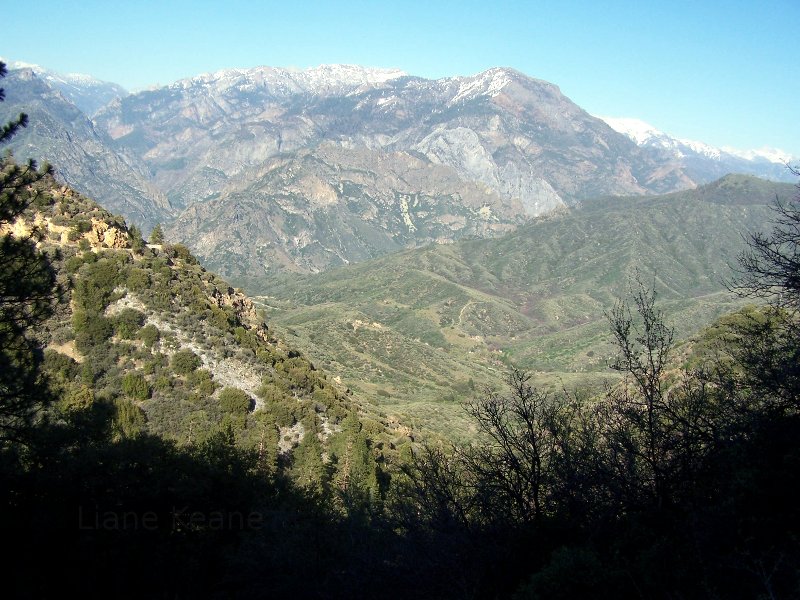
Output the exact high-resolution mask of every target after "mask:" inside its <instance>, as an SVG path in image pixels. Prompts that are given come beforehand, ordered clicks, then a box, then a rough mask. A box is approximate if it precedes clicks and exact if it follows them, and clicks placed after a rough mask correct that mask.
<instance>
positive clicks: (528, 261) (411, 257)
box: [253, 176, 796, 414]
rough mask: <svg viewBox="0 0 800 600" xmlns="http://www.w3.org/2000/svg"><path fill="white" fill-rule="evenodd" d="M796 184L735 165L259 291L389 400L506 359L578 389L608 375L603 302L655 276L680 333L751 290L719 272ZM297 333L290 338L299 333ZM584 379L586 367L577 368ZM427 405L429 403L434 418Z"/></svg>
mask: <svg viewBox="0 0 800 600" xmlns="http://www.w3.org/2000/svg"><path fill="white" fill-rule="evenodd" d="M795 192H796V190H795V188H793V187H792V186H791V185H788V184H775V183H768V182H765V181H761V180H758V179H755V178H751V177H744V176H728V177H726V178H723V179H722V180H719V181H717V182H715V183H712V184H709V185H707V186H703V187H701V188H698V189H696V190H692V191H687V192H680V193H676V194H670V195H666V196H659V197H646V198H644V197H643V198H607V199H601V200H597V201H593V202H591V203H586V205H585V206H584V207H582V208H579V209H576V210H573V211H571V212H569V213H564V214H561V215H558V216H554V217H550V218H546V219H540V220H537V221H533V222H531V223H529V224H528V225H526V226H524V227H522V228H520V229H518V230H517V231H516V232H514V233H511V234H509V235H506V236H504V237H502V238H499V239H494V240H471V241H465V242H460V243H456V244H452V245H446V246H430V247H427V248H424V249H421V250H415V251H409V252H403V253H398V254H395V255H392V256H389V257H385V258H382V259H379V260H375V261H370V262H366V263H363V264H360V265H355V266H351V267H346V268H343V269H337V270H334V271H331V272H328V273H324V274H322V275H318V276H313V277H304V278H294V279H288V278H286V279H282V280H277V281H275V280H273V281H271V282H269V283H266V282H264V283H262V284H261V285H260V286H259V287H260V289H254V290H253V291H254V292H258V293H262V294H264V296H263V298H262V300H263V302H264V303H265V304H266V305H267V306H271V307H272V314H273V316H272V319H273V322H275V323H277V324H278V326H280V327H283V328H285V329H286V330H287V333H288V334H289V335H290V336H294V337H295V338H296V343H297V344H298V345H300V346H301V347H303V348H304V349H306V350H307V351H308V352H309V353H310V354H311V355H312V357H313V358H314V360H316V361H319V362H320V363H321V364H322V365H324V366H325V367H326V368H327V369H329V370H330V371H331V372H333V373H338V374H339V375H340V376H341V377H342V379H343V381H344V382H346V383H347V384H348V385H349V386H351V387H353V388H355V389H358V390H359V391H361V392H363V393H365V394H366V395H367V396H369V397H371V398H373V399H374V400H376V401H380V402H382V403H387V402H388V403H391V404H400V405H402V404H405V405H407V410H408V411H409V412H410V413H412V414H413V413H414V406H415V405H418V404H419V403H423V404H425V403H431V402H437V401H440V400H446V399H459V398H463V397H464V396H465V395H468V394H469V393H470V392H471V390H472V389H473V388H474V387H479V386H480V385H481V384H484V383H492V382H495V381H497V379H498V378H499V377H500V376H502V374H503V373H504V371H505V369H506V364H507V363H513V364H516V365H518V366H520V367H523V368H526V369H531V370H535V371H538V372H540V373H539V378H540V380H541V381H543V382H545V383H546V384H548V385H549V384H555V385H560V383H561V382H563V383H566V384H567V385H571V384H573V383H576V382H578V381H580V380H583V379H585V377H587V376H588V377H591V378H596V377H597V376H601V375H605V374H607V373H608V368H607V365H608V360H609V358H610V356H611V354H612V347H611V345H610V343H609V340H608V334H607V325H606V319H605V313H606V312H607V311H608V310H609V309H610V308H611V307H612V306H613V305H614V302H615V301H616V299H618V298H621V297H624V296H625V295H626V293H627V291H628V289H629V286H630V283H631V280H632V278H635V277H636V276H637V273H638V274H639V277H640V278H641V279H642V280H643V282H644V283H646V284H648V285H649V284H652V283H653V281H655V285H656V288H657V291H658V294H659V298H660V300H661V302H662V306H663V308H664V310H665V311H666V312H667V316H668V319H669V320H670V321H671V322H672V323H673V324H674V325H675V327H676V332H677V335H678V336H679V337H684V336H687V335H690V334H692V333H694V332H696V331H697V330H698V329H699V328H701V327H702V326H704V325H706V324H708V323H709V322H710V321H711V320H712V319H714V318H716V317H717V316H719V315H721V314H723V313H725V312H727V311H730V310H733V309H734V308H735V307H736V306H738V305H739V303H740V301H739V300H737V299H736V298H734V297H733V296H732V295H731V294H730V293H728V292H727V290H726V288H725V285H724V282H725V280H726V278H729V277H730V276H731V274H732V271H731V265H734V264H735V263H736V257H737V254H738V253H739V252H740V251H741V250H742V248H743V247H744V245H745V241H744V237H743V236H744V235H745V234H746V232H748V231H753V230H757V229H765V228H767V227H768V225H767V224H768V222H769V220H770V218H771V216H772V210H771V208H770V207H771V205H772V203H773V202H774V200H775V198H776V197H778V198H783V199H788V198H791V197H792V196H793V195H794V193H795ZM290 339H291V338H290ZM582 374H584V375H582ZM426 414H427V413H426Z"/></svg>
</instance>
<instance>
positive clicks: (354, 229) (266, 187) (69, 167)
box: [4, 65, 695, 277]
mask: <svg viewBox="0 0 800 600" xmlns="http://www.w3.org/2000/svg"><path fill="white" fill-rule="evenodd" d="M17 73H19V74H23V73H25V70H22V71H17ZM19 76H21V75H19ZM32 77H33V79H36V77H35V76H32ZM29 79H31V77H29ZM38 85H39V88H40V89H39V90H38V94H39V95H38V96H37V95H36V93H34V92H33V91H31V92H30V94H29V96H30V97H31V99H32V102H33V105H34V106H36V102H37V98H39V100H38V101H39V102H40V104H43V103H44V101H43V100H41V99H42V98H47V99H48V100H47V103H46V104H47V110H45V111H42V113H41V114H32V115H31V117H32V122H36V121H40V122H41V123H42V124H40V125H39V127H40V128H41V127H46V126H47V127H49V131H48V132H47V135H48V136H50V138H51V140H52V139H60V138H64V139H63V142H58V143H55V142H53V141H49V142H45V140H44V138H45V135H44V134H42V135H41V136H39V138H36V141H35V143H31V142H30V141H28V142H27V143H28V144H29V149H30V150H31V151H35V150H39V151H40V152H38V153H36V154H35V155H36V156H39V157H42V158H47V159H49V160H51V161H52V162H54V163H55V164H57V165H59V168H60V169H61V173H62V176H63V178H64V179H65V180H66V181H68V182H69V183H72V184H73V185H75V186H77V187H78V188H79V189H81V190H82V191H84V192H85V193H87V194H89V195H92V196H93V197H95V198H96V199H97V200H98V201H100V202H101V203H103V204H104V205H106V206H107V207H109V208H110V209H112V210H115V211H117V212H121V213H122V214H123V215H125V216H126V217H127V218H128V219H130V220H131V221H133V222H135V223H137V224H140V225H143V226H144V228H145V229H146V230H147V229H148V228H149V227H150V226H152V225H153V224H154V223H156V222H159V221H160V222H164V223H165V224H166V225H167V227H166V231H167V235H168V238H169V239H170V240H172V241H181V242H184V243H186V244H187V245H188V246H189V247H191V248H192V250H193V251H195V252H196V253H198V255H199V256H200V257H201V258H202V259H204V260H205V261H207V262H208V263H209V264H210V265H212V266H213V267H214V268H215V269H218V270H219V271H220V272H222V273H225V274H226V275H228V276H242V277H246V276H261V275H263V274H271V273H276V272H279V271H282V270H287V269H288V270H295V271H302V272H316V271H321V270H325V269H327V268H329V267H331V266H335V265H341V264H347V263H350V262H356V261H359V260H363V259H365V258H371V257H374V256H378V255H380V254H385V253H387V252H391V251H394V250H397V249H401V248H412V247H417V246H420V245H424V244H428V243H432V242H436V243H447V242H452V241H455V240H457V239H461V238H463V237H467V236H479V237H486V236H494V235H497V234H499V233H503V232H505V231H508V230H509V229H511V228H513V227H515V226H517V225H518V224H519V223H520V222H523V221H525V220H527V219H529V218H532V217H537V216H540V215H544V214H547V213H550V212H552V211H556V210H562V209H564V208H565V207H568V206H572V205H574V204H577V203H579V202H582V201H584V200H587V199H590V198H593V197H597V196H602V195H621V194H643V193H658V192H665V191H672V190H677V189H683V188H687V187H693V186H694V185H695V181H694V180H693V179H692V178H690V177H689V176H688V175H687V174H686V173H685V171H684V170H683V168H682V166H681V164H680V162H679V161H678V160H675V159H673V158H672V157H669V156H665V155H664V154H663V153H662V154H658V153H654V152H653V151H652V150H651V149H648V148H640V147H639V146H637V145H636V144H635V143H634V142H633V141H631V140H630V139H629V138H628V137H626V136H625V135H622V134H620V133H618V132H617V131H614V130H613V129H612V128H611V127H609V126H608V125H607V124H606V123H605V122H603V121H601V120H599V119H597V118H595V117H592V116H591V115H589V114H587V113H586V112H585V111H583V110H582V109H581V108H580V107H578V106H576V105H575V104H574V103H572V102H571V101H570V100H569V99H568V98H566V97H565V96H564V95H563V94H561V92H560V91H559V89H558V88H557V87H556V86H554V85H552V84H550V83H547V82H544V81H540V80H536V79H532V78H530V77H527V76H525V75H523V74H521V73H519V72H516V71H514V70H511V69H504V68H496V69H490V70H488V71H486V72H484V73H480V74H478V75H475V76H472V77H453V78H446V79H439V80H426V79H422V78H418V77H411V76H408V75H406V74H404V73H402V72H400V71H397V70H382V69H367V68H363V67H358V66H349V65H327V66H323V67H318V68H316V69H308V70H305V71H296V70H288V69H277V68H271V67H258V68H254V69H247V70H237V69H231V70H225V71H220V72H217V73H210V74H205V75H200V76H198V77H193V78H191V79H186V80H182V81H178V82H176V83H174V84H172V85H169V86H166V87H161V88H155V89H152V90H147V91H143V92H138V93H136V94H131V95H127V96H122V95H120V96H119V97H116V98H114V99H113V100H112V101H111V102H109V103H108V104H107V105H106V106H104V107H103V108H101V109H100V110H99V111H97V112H96V113H95V115H94V117H93V121H89V120H88V119H87V118H86V117H85V116H83V114H82V113H80V111H78V109H77V108H75V107H74V105H72V104H70V103H69V102H68V101H67V99H66V98H65V97H64V96H63V95H61V94H60V92H58V91H57V90H55V88H53V87H52V86H49V84H48V83H47V82H46V81H44V80H43V79H40V80H39V82H38ZM11 87H12V86H11V85H10V82H9V89H10V88H11ZM48 89H49V90H50V91H49V92H48ZM70 107H71V110H72V111H73V113H74V114H68V113H70ZM4 108H10V106H7V107H4ZM30 112H32V111H30ZM52 115H55V116H52ZM45 123H48V124H49V125H45ZM68 136H72V140H73V142H74V141H75V140H77V141H78V143H77V144H76V143H72V142H70V141H69V140H68V139H66V137H68ZM28 139H29V140H30V139H31V137H30V136H29V138H28ZM20 143H25V142H24V140H22V139H21V140H20ZM48 144H49V145H48Z"/></svg>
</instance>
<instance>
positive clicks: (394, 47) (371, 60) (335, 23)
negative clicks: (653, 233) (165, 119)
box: [0, 0, 800, 157]
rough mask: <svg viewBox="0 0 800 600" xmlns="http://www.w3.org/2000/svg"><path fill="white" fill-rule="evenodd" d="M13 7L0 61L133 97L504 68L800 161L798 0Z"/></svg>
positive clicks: (234, 0) (681, 132) (693, 133)
mask: <svg viewBox="0 0 800 600" xmlns="http://www.w3.org/2000/svg"><path fill="white" fill-rule="evenodd" d="M4 4H6V6H4V8H3V26H2V37H0V56H4V57H6V58H7V59H11V60H24V61H27V62H33V63H37V64H40V65H42V66H45V67H48V68H51V69H54V70H57V71H61V72H82V73H89V74H91V75H94V76H96V77H99V78H101V79H106V80H110V81H115V82H117V83H120V84H122V85H124V86H125V87H127V88H129V89H137V88H142V87H147V86H150V85H153V84H167V83H171V82H172V81H174V80H176V79H180V78H183V77H189V76H192V75H197V74H199V73H203V72H207V71H215V70H218V69H223V68H228V67H253V66H257V65H270V66H277V67H290V66H292V67H311V66H317V65H320V64H324V63H352V64H361V65H366V66H376V67H397V68H400V69H403V70H404V71H406V72H408V73H410V74H412V75H419V76H422V77H431V78H437V77H446V76H452V75H471V74H474V73H477V72H479V71H482V70H484V69H487V68H489V67H493V66H508V67H513V68H515V69H518V70H520V71H522V72H523V73H525V74H527V75H530V76H532V77H537V78H540V79H545V80H547V81H550V82H552V83H555V84H556V85H558V86H559V87H560V88H561V90H562V92H564V94H566V95H567V96H568V97H569V98H570V99H572V100H573V101H575V102H576V103H577V104H579V105H580V106H581V107H582V108H584V109H586V110H587V111H589V112H591V113H593V114H600V115H608V116H625V117H637V118H640V119H643V120H645V121H648V122H649V123H651V124H652V125H654V126H656V127H658V128H660V129H662V130H664V131H666V132H668V133H670V134H672V135H675V136H677V137H683V138H690V139H696V140H701V141H704V142H707V143H710V144H713V145H716V146H732V147H736V148H741V149H748V148H760V147H762V146H770V147H777V148H781V149H783V150H785V151H787V152H790V153H792V154H793V155H794V156H796V157H800V111H798V100H800V82H799V81H798V72H797V62H798V58H799V57H800V56H799V55H800V26H798V21H797V16H798V8H800V7H799V6H798V0H782V1H769V0H753V1H750V0H747V1H737V0H727V1H725V2H723V1H721V0H720V1H710V0H695V1H691V2H684V1H682V0H670V1H667V2H665V1H663V0H660V1H658V2H644V1H642V0H639V1H636V2H622V1H620V2H614V1H613V0H612V1H608V2H601V1H598V0H592V1H587V2H583V1H577V0H576V1H569V0H561V1H557V0H552V1H550V0H548V1H546V2H537V1H535V0H527V1H519V2H516V1H503V0H496V1H494V2H474V1H471V0H459V1H457V2H455V1H450V0H425V1H416V0H406V1H405V2H393V1H391V0H383V1H380V0H376V1H374V2H367V1H359V0H352V1H348V0H340V1H339V2H313V1H307V0H306V1H303V0H299V1H298V0H294V1H292V0H282V1H281V2H271V1H261V2H251V1H243V0H227V1H225V2H223V1H222V0H219V1H215V2H206V1H204V0H192V1H183V0H180V1H172V0H160V1H158V2H151V1H142V2H140V1H136V0H129V1H127V2H120V3H115V2H108V1H102V2H101V1H85V2H80V1H72V2H64V1H63V0H61V1H59V2H51V1H40V2H14V1H11V2H6V3H4Z"/></svg>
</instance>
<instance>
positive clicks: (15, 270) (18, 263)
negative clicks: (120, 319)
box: [0, 62, 58, 440]
mask: <svg viewBox="0 0 800 600" xmlns="http://www.w3.org/2000/svg"><path fill="white" fill-rule="evenodd" d="M5 74H6V66H5V64H3V63H1V62H0V77H4V76H5ZM3 98H4V94H3V90H2V89H0V100H2V99H3ZM27 121H28V118H27V116H26V115H25V114H24V113H23V114H20V115H19V117H18V118H16V119H14V120H12V121H9V122H8V123H7V124H5V125H3V126H1V127H0V143H2V142H6V141H8V140H9V139H10V138H11V137H12V136H13V135H14V134H15V133H17V132H18V131H19V129H20V128H22V127H25V126H26V125H27ZM50 172H51V171H50V168H49V167H47V166H45V167H43V168H41V169H39V168H37V166H36V163H35V162H33V161H29V162H28V163H27V164H26V165H18V164H16V163H14V162H13V160H12V159H11V158H10V157H9V156H7V157H5V158H3V159H2V160H0V226H2V225H7V224H13V223H14V222H15V221H16V220H17V218H18V217H20V216H22V215H23V213H24V211H25V210H26V209H27V208H28V207H29V206H31V204H34V203H38V202H42V201H48V198H47V196H46V195H45V194H44V193H43V192H41V191H40V190H39V189H38V185H37V184H39V183H40V182H41V181H42V180H43V179H44V178H45V177H46V176H48V175H49V174H50ZM37 235H38V232H37V231H36V230H34V231H31V232H30V233H28V234H27V235H23V236H18V235H13V234H12V233H6V234H4V235H2V236H0V440H9V439H19V438H20V437H21V436H22V435H23V434H24V433H25V431H26V430H27V428H28V426H29V425H30V423H31V421H32V419H33V417H34V416H35V413H36V412H37V410H38V409H39V408H40V407H41V406H42V404H43V402H44V400H45V392H44V387H43V385H42V381H41V377H40V374H39V366H40V364H41V362H42V353H41V350H40V348H39V344H38V342H37V341H36V340H35V338H34V337H33V328H34V326H35V325H37V324H39V323H41V322H42V320H43V319H45V318H46V317H47V316H48V315H49V314H50V313H51V310H52V305H53V301H54V299H55V298H56V297H57V296H58V288H57V286H56V282H55V273H54V271H53V269H52V267H51V265H50V260H49V258H48V257H47V256H46V255H45V254H43V253H42V252H40V251H39V250H38V249H37V248H36V245H35V242H36V239H37Z"/></svg>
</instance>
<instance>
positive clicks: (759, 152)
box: [722, 146, 797, 164]
mask: <svg viewBox="0 0 800 600" xmlns="http://www.w3.org/2000/svg"><path fill="white" fill-rule="evenodd" d="M722 149H723V150H724V151H725V152H727V153H728V154H733V155H734V156H738V157H739V158H743V159H745V160H751V161H767V162H771V163H778V164H786V163H788V162H792V161H793V160H796V159H797V157H796V156H792V155H791V154H790V153H789V152H785V151H784V150H780V149H778V148H768V147H766V146H764V147H763V148H757V149H755V150H739V149H737V148H731V147H730V146H723V147H722Z"/></svg>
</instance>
